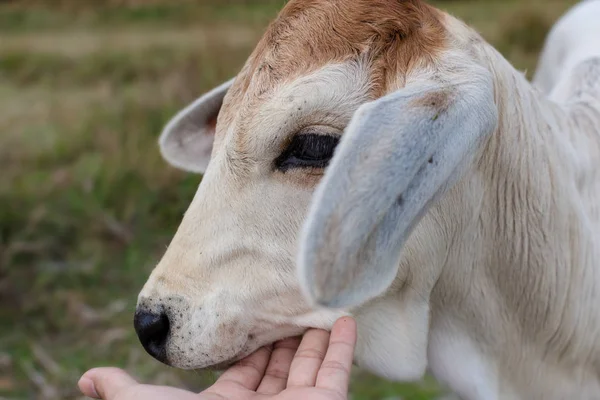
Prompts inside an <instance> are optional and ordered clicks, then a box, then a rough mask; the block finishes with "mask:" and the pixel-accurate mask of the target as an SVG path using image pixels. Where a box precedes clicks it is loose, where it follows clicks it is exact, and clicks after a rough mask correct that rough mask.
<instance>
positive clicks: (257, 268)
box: [135, 0, 496, 377]
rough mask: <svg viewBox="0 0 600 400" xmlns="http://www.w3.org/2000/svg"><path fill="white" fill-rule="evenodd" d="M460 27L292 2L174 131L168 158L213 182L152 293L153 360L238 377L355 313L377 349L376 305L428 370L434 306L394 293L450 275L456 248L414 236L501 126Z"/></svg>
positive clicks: (200, 194) (345, 5) (169, 134)
mask: <svg viewBox="0 0 600 400" xmlns="http://www.w3.org/2000/svg"><path fill="white" fill-rule="evenodd" d="M445 20H446V16H445V15H443V14H442V13H440V12H438V11H437V10H435V9H432V8H430V7H429V6H427V5H425V4H424V3H422V2H421V1H418V0H358V1H357V0H353V1H349V0H326V1H322V0H321V1H315V0H291V1H290V2H289V3H288V4H287V5H286V6H285V8H284V10H283V11H282V12H281V13H280V15H279V16H278V18H277V19H276V20H275V21H274V22H273V23H272V24H271V26H270V27H269V28H268V30H267V32H266V33H265V35H264V37H263V38H262V40H261V41H260V43H259V44H258V46H257V48H256V49H255V51H254V52H253V53H252V55H251V56H250V58H249V60H248V61H247V63H246V64H245V66H244V67H243V68H242V70H241V72H240V73H239V74H238V75H237V77H235V79H232V80H231V81H229V82H226V83H224V84H222V85H221V86H219V87H217V88H215V89H214V90H212V91H211V92H209V93H207V94H206V95H204V96H202V97H201V98H200V99H198V100H197V101H196V102H194V103H193V104H191V105H190V106H189V107H187V108H186V109H184V110H183V111H182V112H180V113H179V114H178V115H177V116H176V117H175V118H174V119H173V120H172V121H171V122H170V123H169V124H168V126H167V127H166V128H165V130H164V132H163V133H162V136H161V139H160V145H161V150H162V154H163V156H164V157H165V159H166V160H167V161H168V162H170V163H171V164H172V165H174V166H176V167H179V168H182V169H184V170H187V171H192V172H202V173H204V176H203V179H202V182H201V184H200V186H199V188H198V191H197V193H196V195H195V197H194V199H193V201H192V203H191V205H190V206H189V208H188V210H187V211H186V213H185V216H184V218H183V220H182V222H181V225H180V226H179V228H178V230H177V233H176V234H175V236H174V238H173V240H172V242H171V244H170V245H169V247H168V249H167V251H166V253H165V255H164V256H163V258H162V260H161V261H160V263H159V264H158V266H157V267H156V268H155V270H154V271H153V272H152V275H151V276H150V278H149V280H148V281H147V283H146V285H145V286H144V288H143V290H142V292H141V293H140V296H139V302H138V309H137V313H136V317H135V325H136V330H137V331H138V334H139V336H140V339H141V341H142V343H143V344H144V347H145V348H146V349H147V351H148V352H149V353H150V354H152V355H153V356H154V357H156V358H157V359H159V360H161V361H163V362H165V363H167V364H169V365H172V366H175V367H179V368H207V367H223V366H226V365H228V364H230V363H231V362H233V361H235V360H238V359H240V358H242V357H244V356H246V355H248V354H249V353H251V352H252V351H254V350H256V349H257V348H258V347H260V346H262V345H265V344H268V343H271V342H273V341H275V340H278V339H282V338H284V337H287V336H293V335H297V334H300V333H302V332H303V331H304V330H306V329H307V328H309V327H318V328H325V329H328V328H330V326H331V325H332V323H333V322H334V321H335V320H336V319H337V318H338V317H340V316H342V315H346V314H348V313H353V314H355V315H357V316H358V317H359V319H358V322H359V347H360V346H361V344H360V343H361V342H360V340H361V338H362V339H363V341H362V343H363V344H362V346H363V347H365V346H366V347H369V346H370V347H373V344H374V343H377V340H378V335H380V336H381V335H384V336H385V335H387V336H390V335H388V332H387V331H386V328H381V327H380V328H377V329H375V330H373V329H371V328H372V325H374V324H376V321H373V320H372V318H374V317H373V316H374V315H375V314H373V309H371V310H370V311H369V307H370V306H369V305H374V306H373V307H375V308H376V310H375V311H374V312H375V313H377V312H379V314H377V315H384V314H385V312H384V311H382V310H384V309H386V310H391V312H392V314H394V315H401V316H402V318H404V319H403V320H402V321H400V322H402V324H404V323H406V324H407V326H409V327H410V328H406V329H409V330H410V329H412V331H410V332H408V331H407V333H406V334H404V336H403V334H402V333H400V332H396V333H395V334H392V335H391V336H393V337H394V335H400V336H402V337H403V338H404V339H406V341H408V342H409V343H408V344H406V343H405V344H401V345H399V346H395V348H400V349H401V350H402V351H404V352H408V353H409V354H411V356H410V357H409V358H408V360H407V361H408V362H410V360H415V362H417V363H421V364H423V363H424V361H423V359H424V358H425V347H426V336H427V321H428V305H427V296H426V295H423V294H422V293H418V295H417V296H413V297H411V296H404V297H402V298H403V300H402V301H404V302H405V303H406V304H409V306H407V307H408V308H407V309H405V310H404V311H402V306H400V307H399V308H397V309H394V307H389V305H388V306H386V305H385V304H384V303H385V298H386V296H387V295H388V294H389V293H394V292H398V291H402V290H403V289H402V288H403V287H405V285H404V284H403V282H405V281H406V280H407V279H409V277H414V276H417V275H419V274H421V273H422V274H426V275H427V274H429V275H431V276H433V275H434V273H433V272H431V268H432V267H431V268H429V267H428V265H429V264H432V263H433V262H434V260H433V258H432V257H430V255H431V254H433V253H435V251H434V250H435V248H436V246H441V244H438V243H433V244H431V243H426V241H423V240H413V241H412V242H411V241H410V240H408V239H409V234H410V233H411V232H412V231H413V230H418V229H419V226H420V225H422V224H423V223H422V222H421V220H422V217H423V216H424V215H425V214H426V212H427V210H428V209H429V207H430V205H431V204H432V203H433V201H434V200H436V199H437V198H438V197H439V196H440V195H442V194H443V193H444V192H445V191H446V190H447V189H448V188H449V187H451V186H452V184H453V183H454V182H456V181H457V180H459V179H460V177H461V176H462V175H463V171H464V170H465V166H466V165H468V163H469V160H471V159H472V158H473V157H472V154H474V153H475V150H476V149H477V146H478V145H479V144H480V143H481V139H482V138H485V137H487V136H488V135H489V134H490V133H491V132H492V131H493V130H494V128H495V124H496V108H495V106H494V101H493V89H492V82H491V78H490V76H489V73H488V72H487V70H485V69H484V68H482V67H480V66H479V65H478V64H476V63H475V62H474V61H469V60H472V59H473V57H472V54H469V53H468V51H466V50H463V49H461V48H459V46H457V45H454V44H453V43H454V41H453V39H452V38H451V37H450V36H449V32H448V29H447V27H446V22H445ZM338 143H339V145H338ZM209 161H210V162H209ZM415 227H416V228H415ZM415 234H416V233H415ZM412 236H414V235H412ZM407 240H408V242H407ZM405 242H407V243H405ZM439 242H440V243H441V239H440V240H439ZM424 243H425V244H424ZM403 245H404V246H403ZM403 248H404V250H403ZM419 264H426V265H419ZM411 268H412V269H415V268H417V269H418V268H422V269H423V271H424V272H419V271H417V272H415V271H411ZM432 279H433V278H432ZM432 279H429V278H428V279H423V281H427V282H429V281H431V280H432ZM394 282H397V283H398V284H394ZM415 282H416V281H414V279H413V282H412V283H411V285H410V286H411V287H413V288H415V287H416V286H417V283H415ZM423 290H425V291H426V290H427V289H423ZM395 298H396V299H397V298H399V297H397V296H396V297H395ZM382 299H383V300H382ZM413 300H414V301H413ZM382 301H383V303H382ZM377 307H379V308H377ZM369 312H370V313H369ZM386 312H387V311H386ZM362 316H364V318H363V317H362ZM370 318H371V319H370ZM390 318H392V319H393V318H395V317H390ZM388 322H389V323H392V321H391V320H390V321H388ZM365 341H366V342H365ZM367 342H368V343H367ZM365 343H367V344H365ZM369 343H371V344H369ZM366 347H365V349H363V350H364V351H362V350H360V349H359V351H358V353H357V354H358V357H359V360H358V361H359V364H360V362H361V360H360V358H361V357H363V356H362V355H361V354H362V353H365V354H366V353H369V352H368V351H367V350H366ZM371 350H372V349H371ZM388 350H389V349H388ZM386 351H387V350H386ZM394 351H396V350H393V351H391V350H390V351H388V353H389V355H390V357H396V356H401V355H398V354H396V353H394ZM399 351H400V350H399ZM363 361H364V362H363V364H367V365H369V364H373V368H372V369H375V370H376V371H375V372H380V373H382V374H383V375H386V376H392V377H393V374H392V375H390V374H388V373H387V371H378V370H377V368H378V367H377V366H375V364H377V363H375V362H373V363H370V362H369V360H363ZM396 361H397V360H396ZM379 365H381V362H379ZM419 368H420V369H423V368H424V364H423V365H421V367H419Z"/></svg>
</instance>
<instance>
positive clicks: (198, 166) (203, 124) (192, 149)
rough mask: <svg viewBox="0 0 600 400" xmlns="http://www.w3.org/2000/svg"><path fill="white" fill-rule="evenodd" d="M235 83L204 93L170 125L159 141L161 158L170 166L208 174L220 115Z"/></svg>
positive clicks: (222, 85)
mask: <svg viewBox="0 0 600 400" xmlns="http://www.w3.org/2000/svg"><path fill="white" fill-rule="evenodd" d="M232 83H233V79H231V80H229V81H227V82H225V83H223V84H221V85H220V86H217V87H216V88H214V89H212V90H211V91H210V92H208V93H205V94H204V95H202V96H201V97H199V98H198V99H197V100H195V101H194V102H193V103H191V104H190V105H188V106H187V107H185V108H184V109H183V110H181V111H180V112H179V113H177V115H175V116H174V117H173V118H172V119H171V120H170V121H169V122H168V123H167V125H166V126H165V128H164V129H163V131H162V133H161V135H160V138H159V141H158V142H159V146H160V152H161V155H162V156H163V158H164V159H165V160H166V161H167V162H168V163H169V164H171V165H172V166H174V167H176V168H179V169H182V170H184V171H188V172H195V173H204V171H206V167H207V166H208V162H209V161H210V157H211V154H212V148H213V142H214V138H215V129H216V124H217V116H218V115H219V111H220V110H221V105H222V104H223V98H224V97H225V94H226V93H227V91H228V90H229V88H230V87H231V84H232Z"/></svg>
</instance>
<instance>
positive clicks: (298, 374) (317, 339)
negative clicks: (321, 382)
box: [287, 329, 329, 387]
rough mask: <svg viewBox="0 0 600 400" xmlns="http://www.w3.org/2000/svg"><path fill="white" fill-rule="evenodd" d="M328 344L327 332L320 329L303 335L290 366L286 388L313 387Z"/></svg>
mask: <svg viewBox="0 0 600 400" xmlns="http://www.w3.org/2000/svg"><path fill="white" fill-rule="evenodd" d="M328 342H329V332H327V331H324V330H322V329H311V330H309V331H307V332H306V333H305V334H304V337H303V338H302V342H301V343H300V347H298V351H296V355H295V356H294V360H293V361H292V365H291V366H290V376H289V378H288V382H287V386H288V387H294V386H315V383H316V381H317V373H318V372H319V367H321V363H322V362H323V359H324V358H325V352H326V351H327V343H328Z"/></svg>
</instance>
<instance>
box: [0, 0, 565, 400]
mask: <svg viewBox="0 0 600 400" xmlns="http://www.w3.org/2000/svg"><path fill="white" fill-rule="evenodd" d="M119 3H123V4H125V5H122V4H121V5H119ZM573 3H574V1H573V0H532V1H526V0H456V1H452V0H450V1H448V0H446V1H439V2H438V3H436V4H438V5H439V6H440V7H442V8H444V9H446V10H449V11H451V12H452V13H453V14H455V15H457V16H459V17H461V18H463V19H464V20H466V21H467V22H469V23H470V24H472V25H473V26H475V27H476V28H477V29H478V30H479V31H480V32H481V33H482V34H483V36H484V37H485V38H486V39H487V40H488V41H490V42H491V43H493V44H494V45H495V46H497V48H498V49H499V50H500V51H501V52H502V53H503V54H504V55H505V56H506V57H507V58H508V59H509V60H510V61H512V62H513V63H514V65H515V66H516V67H517V68H519V69H521V70H524V71H527V72H528V76H529V77H530V76H531V72H532V71H533V69H534V68H535V64H536V60H537V54H538V51H539V49H540V46H541V44H542V41H543V38H544V36H545V34H546V32H547V30H548V28H549V27H550V25H551V24H552V22H553V21H554V20H555V19H556V18H557V17H558V16H559V15H560V14H561V13H562V12H563V11H564V10H566V9H567V8H568V7H569V6H570V5H571V4H573ZM50 4H51V5H50ZM282 4H283V0H277V1H275V0H264V1H258V0H255V1H251V0H246V1H242V0H230V1H225V0H181V1H173V0H153V1H150V0H138V1H128V2H126V1H121V2H117V1H112V2H111V1H109V0H104V1H100V0H97V1H93V0H79V1H78V0H70V1H68V0H63V1H61V0H54V1H51V0H47V1H46V2H43V1H29V2H27V1H25V0H23V1H20V0H15V1H8V2H2V1H0V398H2V399H42V400H43V399H65V400H70V399H77V398H80V395H79V394H78V391H77V390H76V386H75V384H76V381H77V379H78V378H79V376H80V374H81V373H83V372H84V371H85V370H86V369H88V368H91V367H94V366H99V365H116V366H120V367H124V368H127V369H128V370H129V371H131V372H133V373H134V374H135V375H136V376H137V377H139V378H141V379H143V380H145V381H147V382H153V383H157V384H172V385H177V386H181V387H188V388H190V389H196V390H200V389H201V388H202V387H204V386H205V385H206V384H207V383H209V382H210V381H211V379H212V378H213V377H212V376H210V375H206V374H200V373H195V372H183V371H177V370H174V369H171V368H168V367H165V366H163V365H161V364H159V363H158V362H155V361H153V360H152V359H151V358H150V357H149V356H148V355H146V353H145V352H144V351H143V349H142V347H141V346H140V345H139V343H138V341H137V338H136V337H135V333H134V332H133V328H132V315H133V310H134V306H135V301H136V296H137V293H138V291H139V289H140V288H141V286H142V285H143V283H144V282H145V280H146V278H147V276H148V274H149V272H150V271H151V269H152V268H153V265H154V263H155V261H156V260H157V259H158V258H159V257H160V255H161V253H162V252H163V251H164V249H165V246H166V244H167V243H168V242H169V239H170V237H171V235H172V234H173V232H174V230H175V228H176V227H177V225H178V223H179V221H180V218H181V216H182V213H183V212H184V210H185V209H186V207H187V205H188V203H189V201H190V200H191V198H192V196H193V194H194V192H195V189H196V187H197V185H198V183H199V181H200V177H199V176H196V175H191V174H185V173H182V172H179V171H177V170H175V169H173V168H170V167H169V166H167V164H166V163H165V162H164V161H163V160H162V159H161V157H160V155H159V152H158V147H157V144H156V139H157V135H158V133H159V132H160V130H161V128H162V127H163V124H164V123H165V122H166V121H167V120H168V119H169V118H170V117H171V116H172V115H173V113H174V112H175V111H177V110H178V109H179V108H181V107H182V106H183V105H185V104H186V103H188V102H189V101H191V100H192V99H194V98H195V97H197V96H198V95H200V94H201V93H203V92H204V91H206V90H208V89H210V88H211V87H213V86H215V85H217V84H218V83H220V82H221V81H223V80H225V79H228V78H229V77H231V76H233V75H234V74H235V73H236V72H237V70H238V69H239V68H240V67H241V65H242V63H243V62H244V60H245V59H246V57H247V56H248V55H249V53H250V52H251V50H252V48H253V47H254V45H255V43H256V42H257V40H258V39H259V37H260V35H261V32H262V31H263V29H264V28H265V26H266V24H267V23H268V21H269V20H270V19H271V18H272V17H274V16H275V14H276V12H277V11H278V10H279V9H280V7H281V6H282ZM457 361H458V362H460V360H457ZM457 367H459V366H457ZM355 373H356V378H355V379H354V380H353V387H352V395H353V399H355V400H366V399H400V398H401V399H405V400H408V399H413V400H416V399H423V400H425V399H433V398H437V396H438V395H439V394H440V393H441V392H440V390H439V389H438V388H437V386H436V385H435V383H434V382H433V381H432V380H430V379H427V380H426V381H424V382H423V383H419V384H413V385H402V384H392V383H388V382H385V381H382V380H379V379H377V378H374V377H372V376H370V375H368V374H365V373H363V372H361V371H355Z"/></svg>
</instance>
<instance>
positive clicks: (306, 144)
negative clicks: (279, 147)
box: [275, 133, 339, 172]
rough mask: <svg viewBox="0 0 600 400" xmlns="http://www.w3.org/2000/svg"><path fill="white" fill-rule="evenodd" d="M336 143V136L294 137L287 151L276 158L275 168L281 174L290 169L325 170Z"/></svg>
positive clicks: (304, 135)
mask: <svg viewBox="0 0 600 400" xmlns="http://www.w3.org/2000/svg"><path fill="white" fill-rule="evenodd" d="M338 142H339V137H338V136H332V135H319V134H316V133H307V134H299V135H296V136H294V138H293V139H292V142H291V143H290V144H289V146H288V147H287V149H285V150H284V151H283V153H281V155H280V156H279V157H277V159H276V160H275V166H276V167H277V169H279V170H280V171H283V172H285V171H287V170H288V169H290V168H310V167H312V168H325V167H326V166H327V164H329V161H330V160H331V157H333V152H334V150H335V146H337V144H338Z"/></svg>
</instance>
